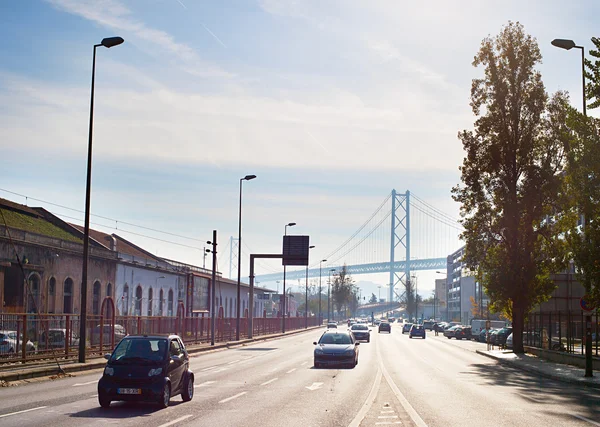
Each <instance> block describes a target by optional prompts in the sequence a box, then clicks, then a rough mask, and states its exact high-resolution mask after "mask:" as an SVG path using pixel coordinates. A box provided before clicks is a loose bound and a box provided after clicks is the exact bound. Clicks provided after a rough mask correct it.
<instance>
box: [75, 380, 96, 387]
mask: <svg viewBox="0 0 600 427" xmlns="http://www.w3.org/2000/svg"><path fill="white" fill-rule="evenodd" d="M97 382H98V380H94V381H88V382H87V383H77V384H73V387H80V386H82V385H90V384H96V383H97Z"/></svg>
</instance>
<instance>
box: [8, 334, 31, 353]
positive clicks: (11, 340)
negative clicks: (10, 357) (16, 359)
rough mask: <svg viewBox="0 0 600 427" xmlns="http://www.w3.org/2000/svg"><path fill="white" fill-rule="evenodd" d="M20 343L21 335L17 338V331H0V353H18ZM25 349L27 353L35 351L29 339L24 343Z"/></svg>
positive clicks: (21, 342) (21, 341)
mask: <svg viewBox="0 0 600 427" xmlns="http://www.w3.org/2000/svg"><path fill="white" fill-rule="evenodd" d="M17 341H18V342H17ZM21 345H23V335H21V336H20V337H19V339H18V340H17V331H0V354H11V353H13V354H14V353H18V352H19V351H21ZM25 351H27V353H32V352H34V351H35V346H34V345H33V343H32V342H31V341H30V340H28V341H27V343H26V344H25Z"/></svg>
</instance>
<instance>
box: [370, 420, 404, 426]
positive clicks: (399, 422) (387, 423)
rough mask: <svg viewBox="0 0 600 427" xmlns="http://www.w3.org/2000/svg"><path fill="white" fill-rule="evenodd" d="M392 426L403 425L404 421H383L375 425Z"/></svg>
mask: <svg viewBox="0 0 600 427" xmlns="http://www.w3.org/2000/svg"><path fill="white" fill-rule="evenodd" d="M392 424H402V421H394V422H392V421H382V422H379V423H375V425H376V426H381V425H392Z"/></svg>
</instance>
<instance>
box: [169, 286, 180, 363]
mask: <svg viewBox="0 0 600 427" xmlns="http://www.w3.org/2000/svg"><path fill="white" fill-rule="evenodd" d="M171 292H173V291H171ZM169 353H170V354H171V356H181V354H182V353H183V352H182V351H181V346H180V345H179V341H178V340H171V346H170V347H169Z"/></svg>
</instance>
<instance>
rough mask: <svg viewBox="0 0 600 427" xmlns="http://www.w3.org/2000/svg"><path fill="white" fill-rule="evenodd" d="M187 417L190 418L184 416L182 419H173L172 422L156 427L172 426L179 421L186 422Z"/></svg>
mask: <svg viewBox="0 0 600 427" xmlns="http://www.w3.org/2000/svg"><path fill="white" fill-rule="evenodd" d="M189 417H191V415H184V416H183V417H180V418H177V419H175V420H173V421H169V422H168V423H165V424H161V425H159V426H158V427H168V426H172V425H173V424H177V423H178V422H179V421H183V420H187V419H188V418H189Z"/></svg>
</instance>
